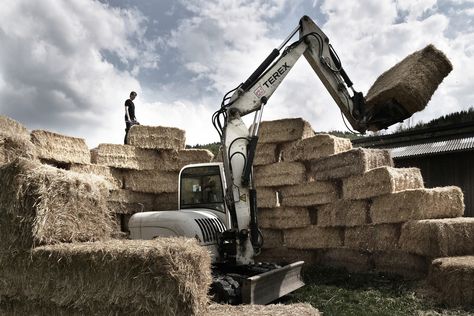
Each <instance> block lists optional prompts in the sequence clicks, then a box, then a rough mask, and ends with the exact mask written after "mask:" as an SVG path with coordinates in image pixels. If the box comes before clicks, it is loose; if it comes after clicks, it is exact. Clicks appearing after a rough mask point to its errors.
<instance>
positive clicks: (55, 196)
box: [0, 158, 112, 249]
mask: <svg viewBox="0 0 474 316" xmlns="http://www.w3.org/2000/svg"><path fill="white" fill-rule="evenodd" d="M0 179H1V182H2V183H3V185H2V186H1V187H2V190H0V212H1V213H2V215H1V216H0V237H1V238H2V241H3V243H2V244H0V248H1V247H10V248H17V249H25V248H31V247H34V246H35V245H41V244H53V243H59V242H74V241H90V240H101V239H106V238H109V236H110V233H111V231H112V219H111V217H110V214H109V212H108V209H107V204H106V199H107V196H108V183H107V182H106V181H105V180H103V179H101V178H99V177H97V176H93V175H92V176H91V175H84V174H79V173H75V172H71V171H66V170H60V169H57V168H54V167H50V166H47V165H41V164H40V163H39V162H37V161H31V160H26V159H22V158H20V159H18V160H16V161H14V162H13V163H10V164H7V165H4V166H2V167H0ZM7 184H8V185H7Z"/></svg>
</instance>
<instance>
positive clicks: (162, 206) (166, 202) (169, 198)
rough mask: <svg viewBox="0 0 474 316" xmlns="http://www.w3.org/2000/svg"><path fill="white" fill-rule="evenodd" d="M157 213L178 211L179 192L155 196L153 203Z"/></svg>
mask: <svg viewBox="0 0 474 316" xmlns="http://www.w3.org/2000/svg"><path fill="white" fill-rule="evenodd" d="M153 209H154V210H155V211H169V210H177V209H178V192H171V193H159V194H155V201H154V202H153Z"/></svg>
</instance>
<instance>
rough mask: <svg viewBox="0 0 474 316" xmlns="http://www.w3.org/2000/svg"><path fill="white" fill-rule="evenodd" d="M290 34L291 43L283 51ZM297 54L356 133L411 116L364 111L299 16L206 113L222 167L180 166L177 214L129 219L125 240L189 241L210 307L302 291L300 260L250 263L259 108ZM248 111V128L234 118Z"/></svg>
mask: <svg viewBox="0 0 474 316" xmlns="http://www.w3.org/2000/svg"><path fill="white" fill-rule="evenodd" d="M297 32H299V39H298V40H297V41H296V42H294V43H292V44H290V45H287V43H288V42H289V41H290V40H291V38H292V37H294V35H295V34H296V33H297ZM301 55H304V56H305V57H306V59H307V60H308V62H309V64H310V65H311V66H312V68H313V69H314V71H315V72H316V74H317V75H318V77H319V78H320V80H321V81H322V82H323V84H324V86H325V87H326V88H327V90H328V91H329V93H330V94H331V96H332V97H333V99H334V101H335V102H336V104H337V105H338V106H339V108H340V109H341V111H342V113H343V114H344V116H345V117H346V118H347V120H348V121H349V122H350V124H351V126H352V127H353V128H354V129H356V130H357V131H359V132H362V133H364V132H365V131H366V130H373V131H376V130H380V129H383V128H386V127H388V126H390V125H392V124H394V123H397V122H400V121H402V120H403V119H405V118H407V117H410V116H411V115H412V114H413V113H409V112H408V111H407V110H405V109H404V108H403V107H402V106H401V105H400V104H397V103H396V102H394V101H391V102H388V103H387V104H380V105H379V106H377V107H375V108H372V110H371V111H370V112H369V111H366V109H365V106H364V97H363V95H362V93H360V92H356V91H355V90H354V88H353V84H352V81H351V80H350V78H349V76H348V75H347V74H346V72H345V71H344V69H343V67H342V65H341V61H340V59H339V57H338V55H337V54H336V52H335V50H334V49H333V47H332V45H331V44H330V43H329V39H328V37H327V36H326V35H325V34H324V33H323V31H321V29H320V28H319V27H318V26H316V24H315V23H314V22H313V21H312V20H311V19H310V18H309V17H307V16H304V17H302V18H301V20H300V23H299V25H298V26H297V27H296V28H295V29H294V30H293V31H292V32H291V34H290V35H289V36H288V37H287V38H286V39H285V40H284V42H283V43H282V44H281V45H280V47H278V48H276V49H274V50H273V51H272V52H271V54H270V55H269V56H268V57H267V58H266V59H265V60H264V61H263V63H262V64H261V65H260V66H259V67H258V68H257V69H256V70H255V71H254V73H253V74H252V75H251V76H250V77H249V78H248V79H247V80H246V81H245V82H244V83H242V84H240V85H238V87H237V88H235V89H234V90H231V91H229V92H228V93H227V94H226V95H225V96H224V98H223V100H222V104H221V107H220V109H219V110H218V111H216V112H215V113H214V115H213V118H212V120H213V124H214V126H215V127H216V129H217V131H218V133H219V136H220V137H221V143H222V161H223V162H216V163H205V164H194V165H187V166H185V167H183V169H182V170H181V172H180V174H179V187H178V192H179V194H178V199H179V201H178V205H179V207H178V211H161V212H143V213H137V214H134V215H133V216H132V217H131V219H130V221H129V230H130V236H131V238H132V239H152V238H155V237H158V236H186V237H191V238H196V239H197V240H198V241H199V242H200V244H201V245H202V246H204V247H206V248H207V249H208V250H209V251H210V253H211V254H212V256H213V266H214V272H213V273H214V283H213V285H212V288H211V292H212V293H213V294H214V295H215V299H216V300H218V301H223V302H227V303H240V302H242V303H254V304H266V303H269V302H271V301H273V300H275V299H277V298H279V297H281V296H283V295H286V294H287V293H289V292H291V291H294V290H295V289H297V288H299V287H301V286H303V285H304V284H303V282H302V281H301V276H300V270H301V267H302V265H303V262H302V261H300V262H296V263H291V264H288V265H285V266H278V265H276V264H262V263H256V262H254V257H255V256H256V255H258V254H259V253H260V249H261V247H262V244H263V236H262V234H261V232H260V230H259V226H258V222H257V191H256V189H255V187H254V179H253V174H252V164H253V159H254V156H255V150H256V146H257V141H258V130H259V125H260V122H261V119H262V112H263V109H264V106H265V104H266V103H267V101H268V99H269V98H270V96H271V95H272V94H273V92H274V91H275V90H276V88H277V87H278V86H279V84H280V83H281V82H282V81H283V79H284V78H285V76H286V75H287V74H288V73H289V72H290V70H291V69H292V67H293V65H294V64H295V62H296V61H297V60H298V58H299V57H300V56H301ZM348 89H350V91H349V90H348ZM229 95H230V96H229ZM253 112H255V117H254V120H253V124H252V125H251V127H250V129H249V128H247V126H246V125H245V124H244V122H243V121H242V119H241V117H243V116H244V115H247V114H250V113H253Z"/></svg>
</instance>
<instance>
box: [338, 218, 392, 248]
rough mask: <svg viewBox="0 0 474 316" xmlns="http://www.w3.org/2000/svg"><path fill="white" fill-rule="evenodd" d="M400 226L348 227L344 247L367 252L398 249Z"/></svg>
mask: <svg viewBox="0 0 474 316" xmlns="http://www.w3.org/2000/svg"><path fill="white" fill-rule="evenodd" d="M399 236H400V225H396V224H382V225H364V226H356V227H347V228H346V229H345V233H344V247H345V248H349V249H358V250H365V251H387V250H395V249H397V248H398V238H399Z"/></svg>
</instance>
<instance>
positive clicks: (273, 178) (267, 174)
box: [255, 162, 306, 187]
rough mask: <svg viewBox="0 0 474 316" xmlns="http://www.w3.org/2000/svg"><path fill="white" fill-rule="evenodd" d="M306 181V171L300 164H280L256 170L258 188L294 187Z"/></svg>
mask: <svg viewBox="0 0 474 316" xmlns="http://www.w3.org/2000/svg"><path fill="white" fill-rule="evenodd" d="M305 181H306V169H305V166H304V164H302V163H300V162H278V163H274V164H270V165H265V166H258V167H256V168H255V183H256V186H257V187H275V186H284V185H294V184H299V183H302V182H305Z"/></svg>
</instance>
